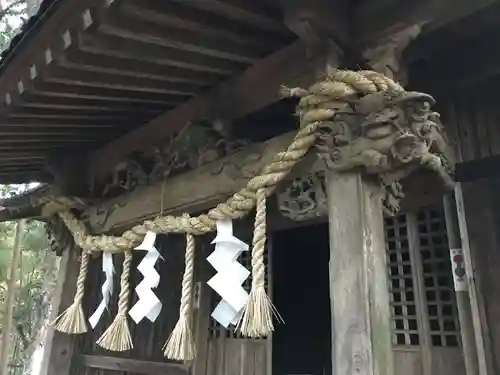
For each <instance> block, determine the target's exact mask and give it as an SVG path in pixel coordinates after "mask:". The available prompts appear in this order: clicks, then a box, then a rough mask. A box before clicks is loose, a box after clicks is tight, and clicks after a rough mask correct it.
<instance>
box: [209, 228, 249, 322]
mask: <svg viewBox="0 0 500 375" xmlns="http://www.w3.org/2000/svg"><path fill="white" fill-rule="evenodd" d="M212 243H213V244H215V250H214V252H213V253H212V254H210V255H209V256H208V258H207V260H208V262H209V263H210V264H211V265H212V267H214V268H215V270H216V271H217V274H216V275H215V276H214V277H212V278H211V279H210V280H209V281H208V283H207V284H208V285H209V286H210V287H211V288H212V289H213V290H214V291H215V292H216V293H217V294H218V295H219V296H221V297H222V300H221V301H220V303H219V304H218V305H217V307H216V308H215V310H214V311H213V312H212V318H214V319H215V320H216V321H217V322H219V323H220V324H221V325H222V326H224V327H225V328H228V327H229V325H230V324H233V325H236V324H237V323H238V321H239V319H240V317H241V315H242V311H243V308H244V307H245V304H246V302H247V300H248V293H247V292H246V291H245V289H244V288H243V286H242V284H243V282H244V281H245V280H246V279H247V278H248V276H249V275H250V271H248V270H247V269H246V268H245V267H243V266H242V265H241V264H240V263H238V261H237V259H238V257H239V256H240V254H241V253H242V252H243V251H248V245H247V244H246V243H245V242H243V241H241V240H239V239H238V238H236V237H235V236H234V235H233V222H232V221H231V220H222V221H218V222H217V236H216V237H215V239H214V240H213V241H212Z"/></svg>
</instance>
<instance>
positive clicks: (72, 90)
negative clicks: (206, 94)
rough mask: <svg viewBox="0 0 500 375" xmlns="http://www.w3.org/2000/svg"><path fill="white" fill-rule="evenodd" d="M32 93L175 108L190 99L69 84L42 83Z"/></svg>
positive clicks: (183, 96) (182, 96)
mask: <svg viewBox="0 0 500 375" xmlns="http://www.w3.org/2000/svg"><path fill="white" fill-rule="evenodd" d="M30 91H31V92H33V93H34V94H38V95H41V96H51V97H63V98H76V99H80V98H82V99H99V100H103V101H117V102H123V103H127V102H135V103H144V104H145V105H147V104H149V103H153V104H160V105H163V104H164V105H169V106H175V105H178V104H179V103H182V102H183V101H184V100H186V99H189V98H190V97H191V96H192V95H189V94H185V93H184V94H181V93H177V94H171V93H170V94H164V93H156V92H141V93H139V94H135V95H134V93H133V92H131V91H130V90H123V89H117V88H97V87H91V86H79V85H72V84H69V83H55V82H40V83H36V84H34V85H33V87H32V88H30Z"/></svg>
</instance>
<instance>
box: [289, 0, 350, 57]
mask: <svg viewBox="0 0 500 375" xmlns="http://www.w3.org/2000/svg"><path fill="white" fill-rule="evenodd" d="M280 3H281V7H282V9H283V13H284V22H285V24H286V25H287V27H288V28H289V29H290V30H292V31H293V32H294V33H295V34H297V35H298V36H299V37H300V38H301V39H302V40H303V41H304V42H305V43H306V44H308V45H309V46H310V47H311V48H322V47H323V46H324V42H325V40H331V41H333V42H335V43H336V44H339V45H340V46H341V47H343V48H347V47H349V44H350V30H349V27H350V25H349V22H350V21H349V20H350V17H349V13H348V9H347V8H346V7H345V6H343V5H344V4H343V3H341V2H334V1H329V0H280Z"/></svg>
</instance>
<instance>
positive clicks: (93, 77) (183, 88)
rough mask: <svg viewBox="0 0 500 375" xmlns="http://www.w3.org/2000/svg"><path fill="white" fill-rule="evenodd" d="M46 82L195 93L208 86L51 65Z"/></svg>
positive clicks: (184, 93) (171, 92)
mask: <svg viewBox="0 0 500 375" xmlns="http://www.w3.org/2000/svg"><path fill="white" fill-rule="evenodd" d="M45 82H55V83H65V84H71V85H78V86H88V87H99V88H111V89H120V90H129V91H140V92H154V93H162V94H181V95H186V94H187V95H194V94H199V93H200V91H201V90H202V89H203V88H204V87H206V86H204V85H203V84H194V83H189V82H169V81H165V80H157V79H151V78H145V77H137V76H128V75H123V74H122V75H120V74H111V73H108V72H106V73H103V72H90V71H88V70H85V69H79V68H65V67H60V66H55V67H50V68H49V69H48V72H47V74H46V77H45Z"/></svg>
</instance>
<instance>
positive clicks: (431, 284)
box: [385, 205, 465, 375]
mask: <svg viewBox="0 0 500 375" xmlns="http://www.w3.org/2000/svg"><path fill="white" fill-rule="evenodd" d="M385 225H386V240H387V254H388V266H389V288H390V297H391V326H392V338H393V349H394V358H395V371H396V374H397V375H399V374H404V375H417V374H418V375H420V374H423V375H452V374H453V375H461V374H464V375H465V365H464V362H463V356H462V349H461V343H460V328H459V321H458V313H457V306H456V299H455V292H454V289H453V276H452V274H451V264H450V256H449V251H448V240H447V236H446V223H445V219H444V213H443V209H442V206H441V205H436V206H432V207H426V208H422V209H420V210H418V211H416V212H411V213H407V214H401V215H398V216H396V217H392V218H386V220H385Z"/></svg>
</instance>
